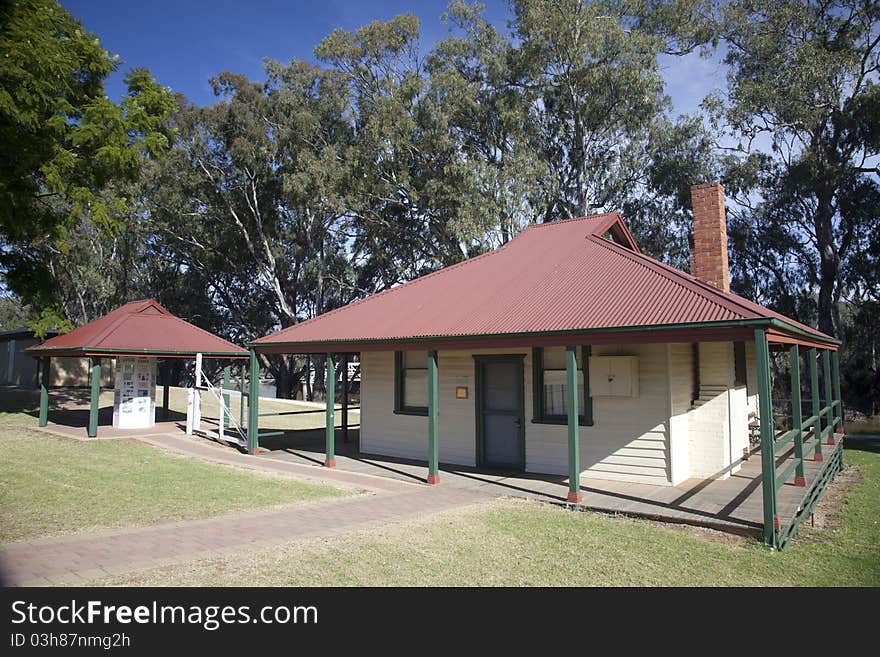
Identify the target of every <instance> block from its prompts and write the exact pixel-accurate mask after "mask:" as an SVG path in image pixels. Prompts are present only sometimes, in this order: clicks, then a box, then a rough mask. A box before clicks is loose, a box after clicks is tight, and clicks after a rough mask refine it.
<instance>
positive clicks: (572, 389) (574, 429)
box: [565, 346, 584, 505]
mask: <svg viewBox="0 0 880 657" xmlns="http://www.w3.org/2000/svg"><path fill="white" fill-rule="evenodd" d="M565 376H566V381H565V383H566V386H565V392H566V399H565V405H566V409H567V411H568V503H569V504H574V505H579V504H581V503H582V502H583V500H584V496H583V493H581V449H580V434H579V431H580V428H579V427H578V412H579V411H578V385H577V347H570V346H569V347H566V348H565Z"/></svg>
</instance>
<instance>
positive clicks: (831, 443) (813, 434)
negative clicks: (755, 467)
mask: <svg viewBox="0 0 880 657" xmlns="http://www.w3.org/2000/svg"><path fill="white" fill-rule="evenodd" d="M756 347H757V349H756V353H757V360H758V388H759V408H760V417H761V418H762V419H761V421H760V424H761V427H760V433H761V454H762V474H763V476H762V480H763V481H762V483H763V491H764V493H763V494H764V541H765V543H767V544H768V545H770V546H771V547H776V548H781V547H783V546H784V545H785V544H786V543H787V542H788V541H789V540H790V538H791V536H793V535H794V533H795V532H796V531H797V526H798V524H800V521H801V520H802V518H803V517H805V513H804V508H806V506H807V505H809V507H810V508H812V505H813V504H814V503H815V501H816V500H817V499H818V497H819V496H821V493H822V490H824V487H825V486H826V485H827V483H828V481H830V479H833V477H834V475H835V474H836V473H837V471H838V470H839V469H840V468H841V467H842V465H843V455H842V450H841V449H840V448H839V445H837V441H836V440H835V432H836V431H837V429H838V428H839V429H842V428H843V405H842V403H841V399H840V378H839V362H838V356H837V352H836V351H835V352H830V351H829V350H827V349H825V350H822V354H821V356H819V354H818V353H817V351H818V350H817V349H816V348H810V349H809V350H808V353H807V363H808V366H809V374H810V388H809V390H810V400H809V412H810V415H809V416H808V417H804V412H803V401H802V399H801V390H802V387H801V376H800V368H801V354H800V350H799V347H798V345H792V346H791V347H790V349H789V356H790V368H791V413H792V415H791V427H792V428H791V429H789V430H787V431H783V432H782V433H780V434H777V433H776V431H775V429H774V422H773V411H772V400H771V397H770V376H769V375H770V371H769V349H768V345H767V340H766V334H764V332H763V331H757V332H756ZM820 357H821V359H822V375H823V376H822V378H823V384H824V385H823V390H821V391H820V388H819V363H818V360H819V358H820ZM832 365H833V366H832ZM822 393H824V395H823V394H822ZM822 397H824V400H823V401H824V402H825V403H824V406H823V405H822V402H821V401H820V399H821V398H822ZM823 445H826V446H828V447H830V448H831V449H830V450H829V457H830V459H829V460H828V461H827V462H826V465H825V466H823V468H822V469H821V470H820V472H819V474H818V476H816V477H815V478H814V479H813V481H812V482H811V485H810V487H809V489H808V491H807V493H806V495H805V502H803V503H802V504H801V505H800V507H799V509H798V511H797V512H796V513H795V514H794V517H793V518H792V520H791V522H789V524H788V525H787V526H785V527H783V526H782V523H781V521H780V518H779V514H778V511H777V490H778V489H779V488H780V487H781V486H783V485H785V484H786V483H787V482H788V481H789V480H791V479H792V477H793V478H794V482H793V483H794V484H795V485H797V486H807V480H806V476H805V470H804V462H805V460H806V459H807V458H808V457H811V456H812V458H813V460H814V461H819V462H825V461H826V459H825V454H824V453H823ZM768 457H769V458H768ZM829 473H830V474H829Z"/></svg>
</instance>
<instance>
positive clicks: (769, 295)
mask: <svg viewBox="0 0 880 657" xmlns="http://www.w3.org/2000/svg"><path fill="white" fill-rule="evenodd" d="M720 27H721V29H722V36H723V38H724V41H725V44H726V55H725V61H726V63H727V65H728V67H729V74H728V88H727V91H726V93H725V95H724V96H723V97H715V98H712V99H710V101H709V102H708V103H707V105H708V107H709V108H710V109H712V110H713V111H714V115H715V116H716V117H717V120H718V122H719V124H720V126H721V127H722V128H723V129H726V130H727V133H728V139H729V141H730V142H732V144H733V150H732V153H731V155H730V156H729V157H728V162H727V167H728V171H727V176H726V178H727V187H728V189H729V190H730V192H731V193H732V194H733V196H734V197H735V199H736V201H737V202H738V205H739V208H740V209H739V211H737V212H735V213H733V215H732V217H731V234H732V237H733V249H732V253H733V256H734V260H733V264H734V272H735V273H736V276H737V281H736V284H737V285H738V287H739V288H740V289H741V290H743V291H744V292H746V293H747V294H749V295H750V296H753V297H757V298H763V299H764V300H765V301H769V302H772V303H774V304H776V305H777V306H778V307H779V308H780V309H782V310H784V311H786V312H789V313H790V314H792V315H793V316H795V317H799V318H800V319H801V321H805V322H811V321H815V322H816V323H817V324H818V327H819V329H820V330H822V331H824V332H825V333H828V334H830V335H840V334H841V324H842V319H841V317H840V314H839V309H840V303H841V301H844V300H848V301H854V302H856V303H859V302H861V301H864V300H873V301H874V302H876V300H877V294H876V290H877V288H878V285H880V280H878V271H877V267H876V263H877V259H876V258H877V256H876V249H877V246H876V235H877V231H878V229H880V212H878V198H880V188H878V173H880V170H878V157H880V128H878V125H880V124H878V119H877V117H878V116H880V86H878V73H880V59H878V57H880V5H878V4H877V3H876V2H869V1H866V0H823V1H822V2H818V1H815V0H772V1H771V0H735V1H733V2H730V3H728V4H726V5H725V6H724V8H723V13H722V16H721V22H720ZM872 249H873V253H874V255H873V256H872V255H871V253H872Z"/></svg>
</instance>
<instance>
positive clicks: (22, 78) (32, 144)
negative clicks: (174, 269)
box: [0, 0, 172, 239]
mask: <svg viewBox="0 0 880 657" xmlns="http://www.w3.org/2000/svg"><path fill="white" fill-rule="evenodd" d="M0 25H2V27H0V53H2V57H0V81H2V84H0V144H2V148H3V151H4V158H3V160H2V164H0V234H4V235H7V236H9V237H10V238H12V239H25V238H29V237H33V236H35V235H42V234H47V233H48V234H50V235H53V236H56V237H61V236H63V235H64V229H65V228H66V227H69V226H70V225H71V224H73V223H75V222H76V221H77V220H78V219H80V218H81V217H82V216H84V215H88V217H89V220H90V221H92V222H94V223H95V224H97V225H99V226H101V227H103V228H105V229H111V228H114V227H116V226H117V225H118V224H117V222H116V215H117V214H118V213H119V212H120V211H121V210H122V208H123V207H124V205H125V201H126V199H124V198H107V197H106V196H102V195H101V194H100V192H101V190H102V189H103V188H104V187H105V186H106V185H107V184H108V183H109V182H110V181H112V180H114V179H118V178H128V179H131V178H133V177H135V176H136V175H137V173H138V170H139V162H140V158H141V156H142V155H143V154H149V155H156V154H158V153H160V152H162V151H163V150H164V149H166V148H167V147H168V145H169V142H170V134H169V133H168V132H167V130H166V129H165V128H164V123H165V120H166V119H167V116H168V113H169V112H170V110H171V108H172V100H171V94H170V92H169V91H168V90H167V89H163V88H161V87H159V86H158V85H157V84H156V83H155V81H154V80H153V79H152V78H151V77H150V75H149V74H148V73H147V72H146V71H143V70H135V71H132V72H131V73H129V75H128V76H127V78H126V81H127V83H128V85H129V96H128V97H127V98H126V99H125V101H124V102H123V103H122V105H117V104H115V103H113V102H111V101H110V100H108V99H107V97H106V96H105V95H104V87H103V80H104V78H106V77H107V76H108V75H109V74H110V73H111V72H113V71H114V70H116V68H117V67H118V65H119V61H118V58H116V57H114V56H111V55H110V54H109V53H108V52H107V51H106V50H104V49H103V48H102V47H101V44H100V41H99V40H98V38H97V37H96V36H95V35H94V34H91V33H89V32H87V31H86V30H85V29H84V28H83V26H82V24H81V23H80V22H79V21H77V20H76V19H74V18H73V17H72V16H71V15H70V14H69V13H68V12H67V11H66V10H65V9H64V8H62V7H61V6H60V5H59V4H58V3H57V2H54V1H52V0H15V1H13V2H7V3H4V4H3V5H2V7H0Z"/></svg>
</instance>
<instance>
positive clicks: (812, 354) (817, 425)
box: [807, 347, 825, 461]
mask: <svg viewBox="0 0 880 657" xmlns="http://www.w3.org/2000/svg"><path fill="white" fill-rule="evenodd" d="M807 360H809V361H810V399H811V401H812V406H813V417H815V418H816V420H815V422H814V423H813V437H814V438H815V439H816V448H815V450H814V451H813V460H814V461H824V460H825V457H824V456H823V455H822V413H821V411H822V409H821V407H820V406H819V364H818V360H819V356H818V354H817V353H816V348H815V347H812V348H810V351H809V352H808V353H807Z"/></svg>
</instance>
